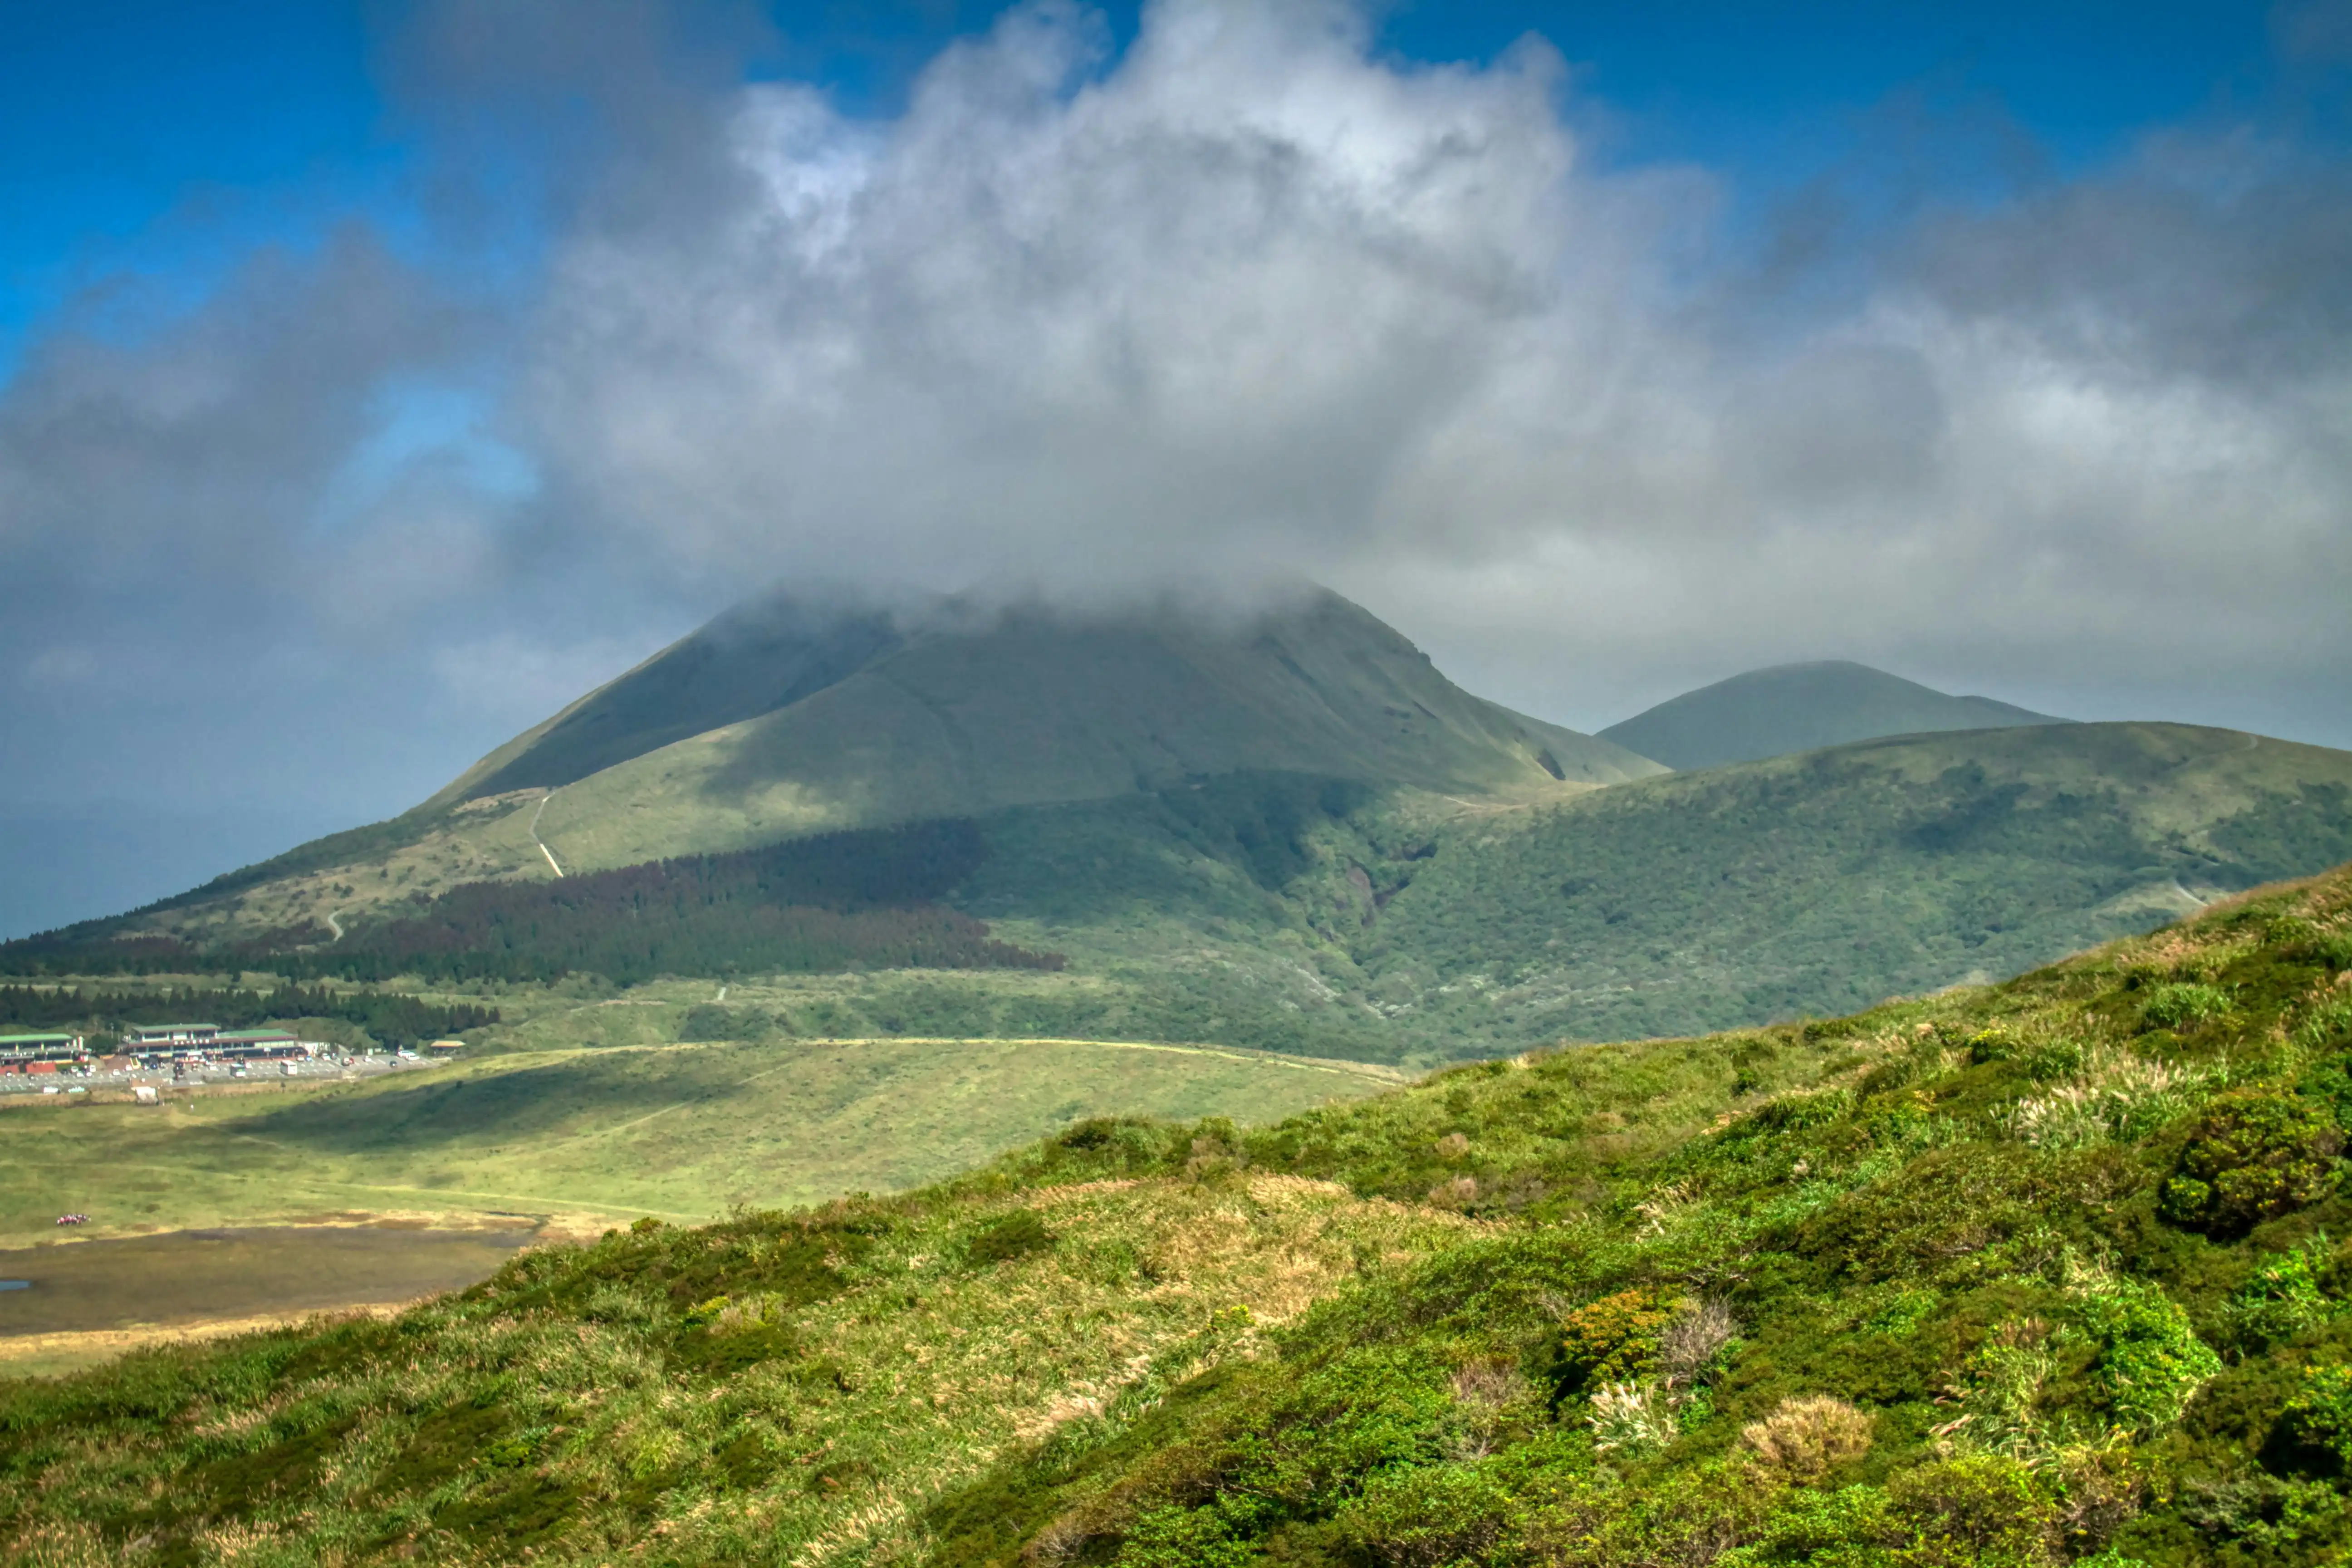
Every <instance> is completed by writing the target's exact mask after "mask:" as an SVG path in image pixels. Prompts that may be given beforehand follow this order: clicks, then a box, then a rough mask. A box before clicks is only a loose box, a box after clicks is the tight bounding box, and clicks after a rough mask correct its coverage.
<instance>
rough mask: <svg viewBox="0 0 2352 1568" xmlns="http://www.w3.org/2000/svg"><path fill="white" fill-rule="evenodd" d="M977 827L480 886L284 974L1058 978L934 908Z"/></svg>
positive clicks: (980, 853)
mask: <svg viewBox="0 0 2352 1568" xmlns="http://www.w3.org/2000/svg"><path fill="white" fill-rule="evenodd" d="M987 853H988V847H987V844H986V842H985V840H983V839H982V837H981V832H980V828H979V826H978V825H977V824H975V823H972V822H971V821H968V820H956V821H946V822H924V823H915V824H911V825H909V826H904V827H893V828H876V829H866V830H861V831H856V832H847V833H828V834H824V835H821V836H819V837H814V838H802V839H795V840H793V842H791V843H787V844H779V845H774V846H772V847H767V848H764V849H751V850H743V851H740V852H738V853H735V854H731V855H698V856H692V857H687V858H678V859H673V860H655V861H649V862H647V863H646V864H644V865H641V866H626V867H623V868H619V869H617V870H612V871H593V872H586V873H583V874H580V875H577V876H572V877H566V878H563V879H561V880H559V881H553V882H473V883H468V884H467V885H466V886H464V887H459V888H452V889H450V890H449V891H448V892H446V893H444V894H442V895H441V896H440V897H439V898H437V899H436V900H433V901H432V902H431V903H430V904H429V905H427V906H425V909H423V910H420V911H419V912H417V913H415V914H413V915H408V916H404V917H403V918H401V919H398V920H394V921H386V922H384V923H383V924H380V925H374V926H369V927H364V928H362V929H361V930H358V931H353V932H352V934H351V935H350V936H348V937H346V938H345V939H344V940H343V941H342V942H338V943H336V944H334V945H333V946H331V947H323V948H314V949H311V950H310V951H308V952H302V953H299V954H297V955H294V956H293V957H291V958H289V959H285V960H279V961H276V962H278V963H280V964H281V965H282V966H289V967H290V968H291V969H292V971H293V972H294V973H303V974H332V975H338V976H341V977H344V978H348V979H352V980H382V979H388V978H390V977H391V976H393V975H395V974H417V975H425V976H431V977H434V978H439V979H448V980H508V981H514V980H545V979H552V978H554V977H556V976H558V975H561V974H564V973H572V972H574V971H581V972H586V973H595V974H601V975H604V977H606V978H607V979H609V980H612V981H614V982H616V983H618V984H635V983H637V982H639V981H644V980H650V979H652V978H653V977H655V976H656V975H659V974H740V973H788V972H799V973H824V972H826V971H833V970H844V969H857V968H862V969H906V968H924V969H994V968H1016V969H1059V968H1060V967H1062V963H1063V960H1062V959H1061V957H1060V956H1059V955H1057V954H1054V953H1042V952H1028V951H1026V950H1024V949H1022V948H1019V947H1015V946H1013V945H1012V944H1011V943H1009V942H998V941H996V940H995V939H994V938H992V937H991V936H990V935H989V934H988V928H987V927H986V926H985V925H983V924H982V923H981V922H980V921H976V920H973V919H971V917H970V916H968V915H964V914H961V913H959V912H958V911H956V910H950V909H946V908H943V907H941V906H940V905H939V904H937V903H935V902H933V901H932V900H937V899H939V898H940V897H942V896H944V895H945V894H947V893H949V892H950V891H951V890H953V889H954V888H955V887H956V886H957V885H958V884H959V883H961V882H962V881H963V880H964V879H966V878H968V877H970V876H971V874H972V872H973V871H975V870H977V869H978V868H979V867H980V864H981V862H982V860H983V859H984V858H986V857H987Z"/></svg>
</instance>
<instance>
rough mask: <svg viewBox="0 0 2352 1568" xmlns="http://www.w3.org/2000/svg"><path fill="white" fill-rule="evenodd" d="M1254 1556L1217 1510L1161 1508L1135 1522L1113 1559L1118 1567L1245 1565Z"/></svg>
mask: <svg viewBox="0 0 2352 1568" xmlns="http://www.w3.org/2000/svg"><path fill="white" fill-rule="evenodd" d="M1256 1556H1257V1552H1256V1549H1255V1547H1253V1546H1252V1545H1251V1544H1250V1543H1249V1542H1246V1541H1244V1540H1242V1539H1240V1538H1239V1537H1237V1536H1235V1535H1234V1531H1233V1529H1232V1527H1231V1526H1230V1525H1228V1524H1227V1523H1226V1521H1225V1520H1224V1518H1223V1515H1222V1514H1220V1513H1219V1512H1218V1511H1217V1510H1214V1509H1207V1508H1160V1509H1154V1510H1151V1511H1150V1513H1147V1514H1145V1515H1144V1516H1143V1517H1142V1518H1140V1519H1139V1520H1137V1521H1135V1528H1134V1529H1133V1530H1132V1531H1129V1534H1128V1538H1127V1543H1126V1544H1125V1545H1124V1546H1122V1547H1121V1548H1120V1549H1119V1553H1118V1556H1117V1557H1115V1558H1113V1559H1112V1562H1113V1563H1115V1564H1117V1568H1244V1565H1245V1564H1247V1563H1250V1562H1252V1561H1253V1560H1255V1557H1256Z"/></svg>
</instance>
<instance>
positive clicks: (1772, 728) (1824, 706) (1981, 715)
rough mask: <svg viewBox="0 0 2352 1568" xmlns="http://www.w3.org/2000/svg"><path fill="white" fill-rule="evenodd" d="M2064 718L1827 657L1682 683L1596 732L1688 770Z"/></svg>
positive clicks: (1628, 747) (2043, 722) (1624, 745)
mask: <svg viewBox="0 0 2352 1568" xmlns="http://www.w3.org/2000/svg"><path fill="white" fill-rule="evenodd" d="M2066 722H2068V721H2066V720H2063V719H2053V718H2051V717H2050V716H2049V715H2047V714H2044V713H2031V712H2028V711H2027V710H2024V709H2022V708H2013V707H2011V706H2010V705H2009V704H2008V703H2006V702H1995V701H1994V700H1992V699H1990V698H1989V697H1948V696H1946V695H1945V694H1944V693H1943V692H1940V691H1937V690H1935V689H1932V688H1929V687H1926V686H1921V685H1919V684H1918V683H1917V682H1916V681H1911V680H1906V679H1903V678H1902V677H1900V676H1895V675H1889V674H1887V673H1886V672H1885V670H1880V669H1873V668H1870V667H1869V666H1867V665H1861V664H1853V663H1850V662H1848V661H1846V660H1844V659H1827V660H1823V661H1822V662H1819V663H1814V664H1783V665H1777V666H1775V667H1773V668H1770V669H1757V670H1750V671H1749V672H1748V673H1747V674H1746V675H1735V676H1733V677H1732V678H1731V679H1728V680H1718V681H1717V682H1716V683H1715V684H1714V685H1713V686H1703V687H1701V688H1699V689H1697V690H1696V691H1685V692H1684V693H1683V694H1682V695H1681V696H1680V697H1675V698H1669V699H1668V700H1665V701H1664V702H1661V703H1659V704H1658V705H1657V706H1656V707H1655V708H1652V709H1650V710H1647V711H1646V712H1642V713H1636V714H1635V715H1634V716H1633V717H1632V718H1631V719H1628V720H1625V721H1623V722H1622V723H1617V724H1612V725H1611V726H1609V728H1607V729H1606V730H1603V731H1601V738H1602V739H1604V740H1609V741H1614V742H1616V743H1617V744H1619V745H1621V746H1623V747H1625V748H1626V749H1627V750H1629V751H1634V752H1640V753H1641V754H1642V755H1643V756H1645V757H1654V758H1656V759H1657V760H1658V761H1659V762H1662V763H1665V764H1666V765H1667V766H1668V767H1670V768H1675V769H1679V770H1683V771H1688V770H1690V769H1693V768H1713V767H1720V766H1722V765H1723V764H1724V763H1747V762H1755V761H1757V760H1759V759H1760V758H1764V757H1780V756H1787V755H1789V754H1790V753H1791V752H1811V751H1817V750H1819V749H1820V748H1822V747H1823V746H1842V745H1844V744H1846V743H1848V742H1853V741H1869V740H1875V739H1876V738H1878V737H1879V736H1882V735H1917V734H1925V733H1927V732H1929V731H1937V730H2000V729H2006V728H2009V727H2010V726H2011V725H2018V724H2063V723H2066Z"/></svg>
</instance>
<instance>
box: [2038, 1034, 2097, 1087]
mask: <svg viewBox="0 0 2352 1568" xmlns="http://www.w3.org/2000/svg"><path fill="white" fill-rule="evenodd" d="M2085 1059H2086V1057H2085V1053H2084V1050H2083V1047H2082V1046H2081V1044H2080V1043H2079V1042H2077V1041H2074V1040H2051V1041H2048V1042H2047V1043H2045V1044H2043V1045H2040V1046H2037V1047H2034V1048H2033V1049H2032V1051H2030V1052H2028V1053H2027V1054H2026V1058H2025V1072H2026V1076H2027V1077H2029V1078H2031V1079H2033V1080H2034V1081H2035V1082H2037V1083H2047V1082H2048V1081H2049V1080H2050V1079H2058V1078H2073V1077H2074V1075H2075V1074H2076V1073H2078V1072H2081V1071H2082V1070H2083V1065H2084V1060H2085Z"/></svg>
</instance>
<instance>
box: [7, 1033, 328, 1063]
mask: <svg viewBox="0 0 2352 1568" xmlns="http://www.w3.org/2000/svg"><path fill="white" fill-rule="evenodd" d="M320 1048H321V1047H320V1045H319V1044H318V1042H316V1041H315V1040H300V1039H297V1038H295V1037H293V1036H292V1035H290V1034H288V1033H287V1032H286V1031H285V1030H283V1029H224V1028H222V1027H221V1026H219V1025H218V1024H142V1025H139V1026H135V1027H133V1028H132V1029H131V1030H130V1031H129V1032H128V1033H127V1034H125V1035H124V1036H123V1037H122V1038H121V1042H120V1043H119V1044H117V1045H116V1047H115V1048H114V1049H113V1050H112V1051H110V1052H108V1053H106V1054H105V1056H104V1058H103V1059H102V1065H103V1066H105V1067H108V1068H126V1067H131V1066H142V1067H153V1066H157V1065H159V1064H163V1063H169V1062H187V1061H229V1062H274V1061H293V1060H297V1059H299V1058H307V1057H315V1056H317V1055H318V1054H319V1052H320ZM92 1059H93V1058H92V1056H91V1052H90V1051H89V1047H88V1044H87V1042H85V1041H84V1039H83V1037H81V1036H79V1035H56V1034H50V1035H0V1073H53V1072H56V1071H58V1069H59V1068H63V1067H67V1066H70V1065H73V1064H77V1063H85V1062H89V1061H91V1060H92Z"/></svg>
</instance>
